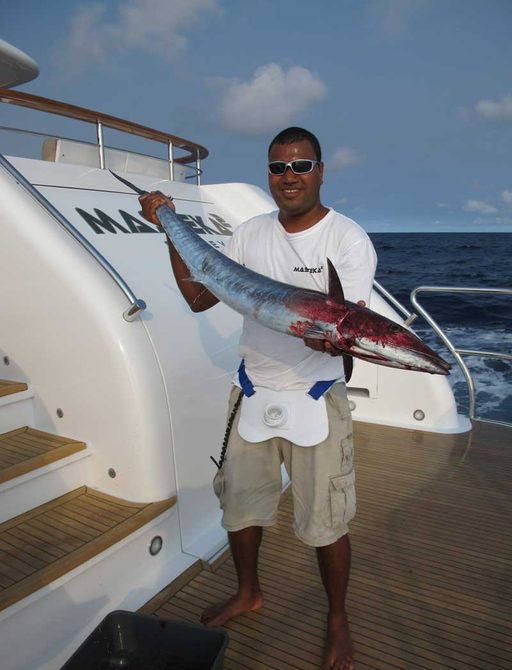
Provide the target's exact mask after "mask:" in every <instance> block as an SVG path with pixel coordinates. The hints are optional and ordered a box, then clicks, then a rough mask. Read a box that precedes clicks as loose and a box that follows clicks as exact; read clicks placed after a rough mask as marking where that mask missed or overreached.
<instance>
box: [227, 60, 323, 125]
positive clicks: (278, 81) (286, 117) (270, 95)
mask: <svg viewBox="0 0 512 670" xmlns="http://www.w3.org/2000/svg"><path fill="white" fill-rule="evenodd" d="M216 83H217V84H220V85H221V86H222V87H223V88H224V91H223V94H222V99H221V102H220V107H219V116H220V120H221V123H222V125H223V126H224V127H225V128H226V129H227V130H231V131H237V132H241V133H244V134H249V135H259V134H263V133H266V132H268V131H269V130H273V129H277V128H279V127H284V126H287V125H291V124H292V123H295V122H296V121H297V117H298V116H300V114H301V113H303V112H304V111H305V110H306V109H307V108H308V107H309V106H310V105H312V104H313V103H314V102H317V101H318V100H321V99H322V98H323V97H324V96H325V95H326V92H327V89H326V87H325V85H324V83H323V82H322V81H321V80H320V79H319V78H318V77H316V76H315V75H314V74H313V73H312V72H310V71H309V70H308V69H306V68H304V67H297V66H295V67H291V68H290V69H289V70H288V71H285V70H283V69H282V68H281V66H279V65H276V64H275V63H269V64H268V65H262V66H261V67H259V68H258V69H257V70H256V71H255V72H254V75H253V76H252V78H251V79H250V80H249V81H246V82H245V81H238V80H219V79H218V80H216Z"/></svg>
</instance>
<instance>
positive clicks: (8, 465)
mask: <svg viewBox="0 0 512 670" xmlns="http://www.w3.org/2000/svg"><path fill="white" fill-rule="evenodd" d="M83 449H86V444H85V443H84V442H80V441H78V440H72V439H70V438H68V437H62V436H60V435H53V434H52V433H45V432H44V431H42V430H36V429H35V428H29V427H27V426H24V427H23V428H17V429H16V430H11V431H9V432H8V433H3V434H1V435H0V484H1V483H3V482H6V481H8V480H10V479H14V478H15V477H19V476H20V475H24V474H26V473H27V472H31V471H32V470H36V469H37V468H40V467H42V466H43V465H48V464H49V463H54V462H55V461H57V460H59V459H61V458H65V457H66V456H70V455H71V454H74V453H76V452H78V451H81V450H83Z"/></svg>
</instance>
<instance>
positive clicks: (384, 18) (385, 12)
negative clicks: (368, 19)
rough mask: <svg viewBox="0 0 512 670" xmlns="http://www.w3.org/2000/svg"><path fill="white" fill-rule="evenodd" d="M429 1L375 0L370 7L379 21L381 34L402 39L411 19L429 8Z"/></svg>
mask: <svg viewBox="0 0 512 670" xmlns="http://www.w3.org/2000/svg"><path fill="white" fill-rule="evenodd" d="M428 4H429V3H428V1H427V0H373V2H371V3H370V5H369V6H368V8H369V11H370V12H371V13H373V14H374V15H375V16H376V17H377V20H378V23H379V28H380V31H381V33H382V34H383V35H384V36H385V37H387V38H390V39H396V38H398V37H400V36H401V35H402V34H403V33H404V32H405V31H406V29H407V24H408V23H409V22H410V21H411V19H412V18H413V17H414V16H415V15H416V14H418V13H419V12H421V11H423V9H424V8H425V7H427V6H428Z"/></svg>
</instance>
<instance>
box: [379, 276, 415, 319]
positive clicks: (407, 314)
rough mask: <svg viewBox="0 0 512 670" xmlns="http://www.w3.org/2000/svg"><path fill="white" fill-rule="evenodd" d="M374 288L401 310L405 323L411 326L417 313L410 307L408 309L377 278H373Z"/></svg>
mask: <svg viewBox="0 0 512 670" xmlns="http://www.w3.org/2000/svg"><path fill="white" fill-rule="evenodd" d="M373 288H374V289H375V290H376V291H377V293H380V295H381V296H382V297H384V298H385V299H386V300H387V301H388V302H389V303H390V304H391V305H393V307H395V309H397V310H398V311H399V312H401V314H402V316H404V317H405V319H406V320H405V322H404V323H405V325H406V326H410V325H411V323H412V322H413V321H414V320H415V319H416V318H417V316H418V315H417V314H414V313H412V312H409V310H408V309H406V308H405V307H404V306H403V305H402V303H401V302H399V301H398V300H397V299H396V298H395V297H394V296H393V295H392V294H391V293H390V292H389V291H388V290H387V289H385V288H384V286H382V284H380V283H379V282H378V281H377V280H376V279H374V280H373Z"/></svg>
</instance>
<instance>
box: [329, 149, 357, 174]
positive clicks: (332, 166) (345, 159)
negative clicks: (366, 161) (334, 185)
mask: <svg viewBox="0 0 512 670" xmlns="http://www.w3.org/2000/svg"><path fill="white" fill-rule="evenodd" d="M359 162H360V158H359V154H358V153H357V151H356V150H355V149H351V148H350V147H339V148H338V149H336V151H335V152H334V154H333V155H332V158H331V159H330V160H329V161H327V163H326V167H327V169H328V170H344V169H345V168H347V167H350V166H351V165H355V164H356V163H359Z"/></svg>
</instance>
